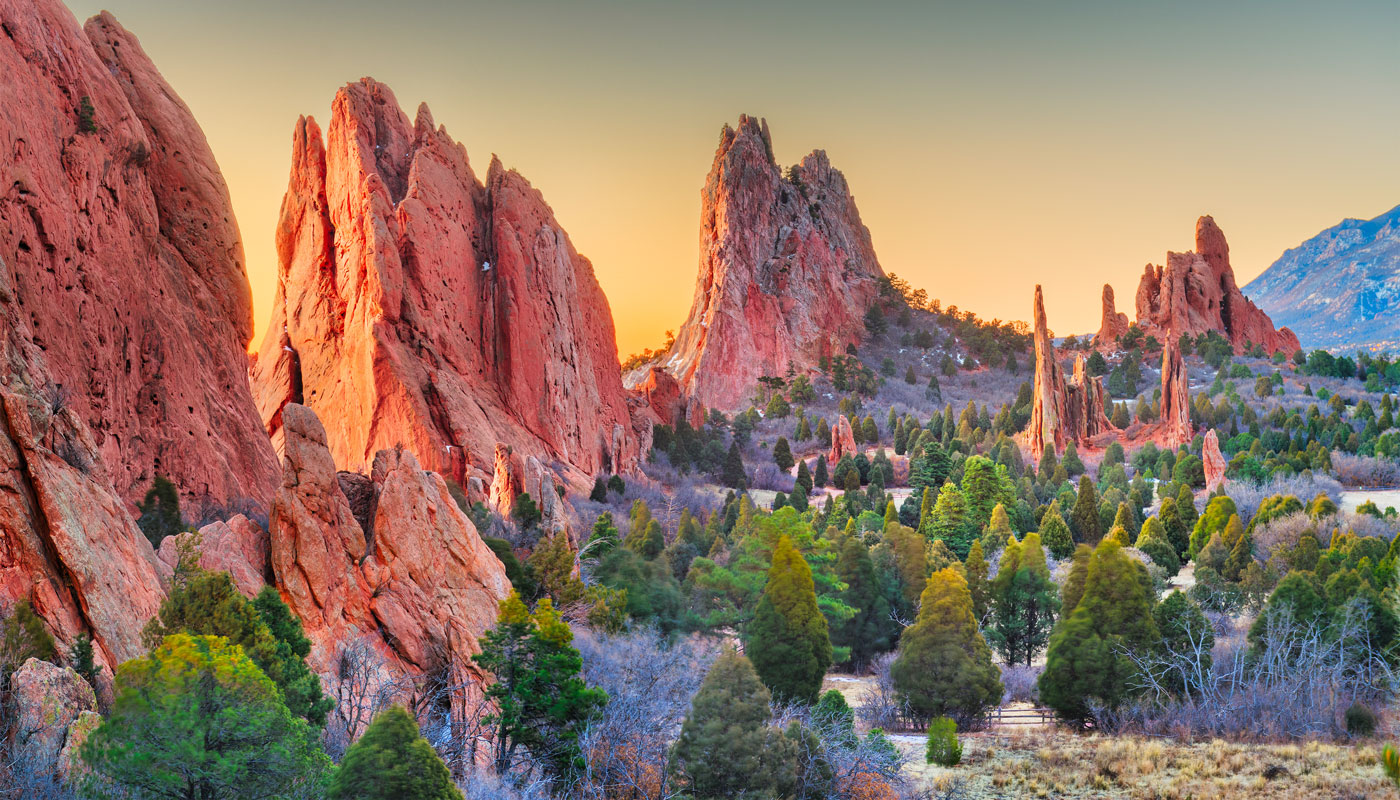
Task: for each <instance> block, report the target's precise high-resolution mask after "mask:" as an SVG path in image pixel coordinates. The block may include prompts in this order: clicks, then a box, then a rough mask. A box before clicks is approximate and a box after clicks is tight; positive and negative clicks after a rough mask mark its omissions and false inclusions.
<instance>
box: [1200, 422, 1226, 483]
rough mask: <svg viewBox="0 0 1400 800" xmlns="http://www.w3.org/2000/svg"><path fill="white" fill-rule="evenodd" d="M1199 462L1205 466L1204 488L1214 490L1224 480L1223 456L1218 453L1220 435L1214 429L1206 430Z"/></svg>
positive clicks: (1224, 465)
mask: <svg viewBox="0 0 1400 800" xmlns="http://www.w3.org/2000/svg"><path fill="white" fill-rule="evenodd" d="M1201 463H1202V464H1203V465H1204V466H1205V472H1206V490H1207V491H1211V492H1214V491H1215V490H1216V489H1218V488H1220V484H1222V483H1224V482H1225V467H1226V464H1225V456H1223V455H1221V453H1220V437H1219V436H1216V435H1215V429H1214V428H1211V429H1210V430H1208V431H1206V438H1205V442H1204V443H1203V444H1202V446H1201Z"/></svg>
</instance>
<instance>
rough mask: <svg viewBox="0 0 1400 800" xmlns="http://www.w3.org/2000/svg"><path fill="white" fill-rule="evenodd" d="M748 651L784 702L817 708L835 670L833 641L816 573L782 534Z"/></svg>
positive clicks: (749, 630)
mask: <svg viewBox="0 0 1400 800" xmlns="http://www.w3.org/2000/svg"><path fill="white" fill-rule="evenodd" d="M744 652H745V653H747V654H748V656H749V659H750V660H751V661H752V662H753V666H754V669H755V670H757V671H758V674H759V677H760V678H762V679H763V683H764V685H766V686H767V687H768V688H769V690H771V691H772V692H773V695H774V696H775V697H777V698H778V699H779V700H782V701H785V702H792V701H798V702H803V703H813V702H815V701H816V699H817V692H818V691H819V690H820V689H821V684H822V678H823V677H824V676H825V675H826V670H827V667H829V666H831V658H832V649H831V638H830V634H829V633H828V630H827V624H826V618H825V617H823V616H822V613H821V611H820V610H819V609H818V608H817V595H816V588H815V584H814V583H813V580H812V568H811V567H810V566H808V565H807V561H806V559H804V558H803V557H802V554H801V553H799V552H798V551H797V548H796V547H795V546H793V543H792V539H790V538H789V537H788V536H787V535H783V536H782V537H781V538H779V539H778V544H777V546H776V547H774V548H773V557H772V566H771V567H770V568H769V570H768V583H767V585H765V586H764V588H763V596H762V598H760V599H759V601H758V607H757V609H756V610H755V611H754V618H753V620H752V621H751V622H749V624H748V626H747V629H746V631H745V644H744Z"/></svg>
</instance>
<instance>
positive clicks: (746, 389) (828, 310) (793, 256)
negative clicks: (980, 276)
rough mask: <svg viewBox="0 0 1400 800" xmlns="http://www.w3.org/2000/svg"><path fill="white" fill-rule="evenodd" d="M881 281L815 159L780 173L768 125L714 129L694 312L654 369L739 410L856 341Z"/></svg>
mask: <svg viewBox="0 0 1400 800" xmlns="http://www.w3.org/2000/svg"><path fill="white" fill-rule="evenodd" d="M884 276H885V273H884V271H883V270H882V269H881V268H880V263H879V261H878V260H877V259H876V257H875V248H874V246H873V245H872V244H871V240H870V231H869V230H867V229H866V227H865V225H864V224H863V223H862V222H861V219H860V212H859V211H858V210H857V209H856V203H855V199H854V198H853V197H852V196H851V192H850V188H849V187H848V186H847V185H846V178H845V176H843V175H842V174H841V173H840V172H839V171H838V170H836V169H835V168H834V167H832V166H831V163H830V161H829V160H828V159H827V156H826V153H824V152H823V151H821V150H816V151H813V152H812V153H811V154H809V155H807V156H806V157H805V158H803V159H802V161H801V162H800V163H798V164H796V165H794V166H793V167H791V168H790V169H789V170H787V172H786V174H784V170H783V169H782V168H780V167H779V166H778V163H777V162H776V160H775V159H774V157H773V146H772V139H771V137H770V135H769V132H768V125H767V123H766V122H765V121H762V120H759V119H755V118H753V117H749V116H740V117H739V124H738V127H737V128H731V127H729V126H728V125H725V126H724V129H723V130H722V131H721V132H720V143H719V149H718V150H717V151H716V152H715V158H714V163H713V165H712V166H711V168H710V173H709V175H708V177H707V178H706V180H705V187H704V189H702V190H701V193H700V268H699V272H698V275H697V277H696V283H695V299H694V302H693V304H692V305H691V309H690V314H689V316H688V317H687V318H686V321H685V323H684V324H682V325H681V327H680V330H679V331H678V333H677V334H676V339H675V342H674V343H673V345H672V346H671V348H670V350H669V351H668V352H667V353H666V354H665V355H664V357H663V359H664V360H663V361H662V362H661V364H662V366H663V367H664V368H665V369H666V370H667V371H668V372H670V373H671V374H672V375H673V376H675V378H676V380H677V381H678V382H679V383H680V385H681V387H682V388H683V389H684V392H685V394H686V396H687V397H689V398H692V399H694V400H698V401H699V402H700V403H701V404H703V405H704V406H705V407H707V408H718V409H721V410H730V411H732V410H735V409H738V408H739V407H741V405H742V404H743V403H744V402H745V400H744V398H747V397H749V396H750V395H751V394H752V391H753V388H754V387H755V386H756V385H757V382H758V378H759V377H760V376H762V375H783V374H785V373H786V371H787V370H788V369H789V367H795V368H796V369H798V370H808V369H812V368H815V367H816V366H817V364H818V362H819V361H820V359H821V358H822V357H823V356H832V355H838V354H842V353H844V350H845V347H846V346H847V345H851V344H857V343H859V342H860V339H861V336H862V334H863V332H864V331H865V326H864V324H863V318H864V315H865V312H866V310H867V309H869V307H870V306H871V305H872V304H873V303H874V302H875V301H876V299H877V298H878V297H879V292H880V281H881V279H882V278H884Z"/></svg>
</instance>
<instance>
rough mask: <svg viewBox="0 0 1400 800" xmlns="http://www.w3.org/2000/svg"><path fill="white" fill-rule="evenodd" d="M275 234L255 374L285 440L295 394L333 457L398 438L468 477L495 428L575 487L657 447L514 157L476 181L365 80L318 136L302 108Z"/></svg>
mask: <svg viewBox="0 0 1400 800" xmlns="http://www.w3.org/2000/svg"><path fill="white" fill-rule="evenodd" d="M276 241H277V252H278V264H279V270H278V277H279V281H278V292H277V296H276V298H275V300H274V307H273V323H272V326H271V327H270V328H269V330H268V333H267V336H266V337H265V338H264V340H263V343H262V347H261V349H260V350H259V352H258V355H257V358H256V361H255V364H254V367H253V382H254V390H255V395H256V398H257V404H258V408H259V411H260V413H261V415H262V419H263V420H264V422H265V424H266V426H267V430H268V433H269V434H270V435H271V436H272V438H273V442H274V444H275V445H276V446H277V447H279V448H281V447H284V444H283V442H282V438H283V436H284V434H285V430H284V429H285V418H284V413H283V409H284V408H285V407H286V406H287V405H288V404H289V403H295V404H305V405H307V406H309V407H310V408H312V409H314V410H315V411H316V412H317V414H319V415H320V417H321V419H323V420H324V421H325V422H326V424H327V441H326V443H327V445H328V447H329V448H330V452H331V456H332V458H333V460H334V461H335V462H336V463H337V464H338V465H340V467H341V468H342V469H346V470H350V471H354V472H361V473H363V472H368V471H369V469H370V467H371V465H372V462H373V459H374V458H375V455H376V454H377V453H378V452H379V451H380V450H383V449H387V448H392V447H395V446H397V445H400V444H402V445H403V446H404V447H406V448H408V449H409V450H411V451H412V452H414V453H417V454H418V457H420V458H421V459H422V460H423V465H424V466H425V467H426V468H428V469H432V470H435V471H438V472H441V473H443V474H444V475H447V476H449V477H452V478H453V479H454V480H456V481H458V482H459V483H460V482H462V481H463V480H465V478H466V477H467V475H468V474H470V473H471V471H472V469H473V468H477V469H481V470H489V469H490V468H491V466H492V464H491V462H490V458H491V456H492V448H493V447H494V446H495V445H496V443H498V442H503V443H506V444H507V445H509V446H511V447H512V448H514V450H515V451H516V452H518V453H520V454H522V455H535V456H537V457H538V458H540V459H541V460H542V461H547V462H550V463H554V462H556V461H557V462H558V463H560V464H562V465H564V466H563V468H564V469H565V470H566V471H567V472H568V473H569V474H567V475H566V476H565V478H566V480H567V482H569V483H570V484H572V485H576V486H579V487H581V488H583V490H584V491H586V487H587V486H588V485H591V484H592V481H593V476H594V475H596V474H599V473H604V472H624V473H627V472H632V471H634V470H635V469H636V467H637V464H638V461H639V459H640V457H641V454H642V453H644V452H645V451H646V450H647V449H648V447H649V446H650V422H649V421H648V420H642V419H634V415H633V408H632V406H631V404H630V403H629V397H630V396H629V394H628V392H627V391H626V390H625V389H624V388H623V386H622V379H621V368H620V366H619V363H618V359H617V342H616V336H615V334H614V330H613V323H612V315H611V312H610V311H609V308H608V303H607V298H606V297H604V295H603V292H602V289H601V288H600V287H599V285H598V282H597V280H596V278H595V277H594V274H593V267H592V265H591V264H590V263H589V262H588V260H587V259H586V258H584V257H583V256H581V255H579V254H578V253H577V252H576V251H575V250H574V248H573V245H572V244H571V243H570V241H569V238H568V236H567V234H565V232H564V230H563V229H562V227H560V225H559V223H558V222H557V221H556V220H555V218H554V215H553V212H552V211H551V210H550V208H549V206H548V205H547V204H546V203H545V201H544V198H543V197H542V196H541V195H540V193H539V192H538V191H536V190H535V189H534V188H532V187H531V186H530V184H529V182H527V181H526V180H525V179H524V178H523V177H521V176H520V175H519V174H518V173H516V172H513V171H510V170H507V169H506V168H505V167H504V166H502V164H501V163H500V161H499V160H496V159H493V160H492V162H491V164H490V167H489V168H488V169H487V171H486V176H485V179H484V180H479V179H478V178H477V176H476V173H475V172H474V171H473V169H472V166H471V164H470V163H469V162H468V160H467V154H466V150H465V149H464V148H463V147H462V146H461V145H460V144H458V143H457V142H456V141H454V140H453V139H452V138H451V137H450V136H448V134H447V131H446V129H445V128H442V127H439V126H437V125H435V124H434V122H433V118H432V114H431V112H429V110H428V108H427V106H426V105H424V106H419V108H418V111H417V115H416V118H415V119H414V120H412V121H410V120H409V118H408V116H407V115H406V114H405V113H404V112H403V111H402V110H401V108H400V107H399V105H398V101H397V100H396V99H395V98H394V95H393V92H391V91H390V90H389V88H388V87H387V86H385V85H383V84H381V83H378V82H375V81H373V80H371V79H369V78H365V79H363V80H361V81H359V82H356V83H352V84H349V85H347V86H345V87H343V88H341V89H340V91H339V92H337V93H336V96H335V100H334V103H333V104H332V109H331V118H330V124H329V127H328V128H327V130H326V134H325V137H324V138H323V137H322V133H321V129H320V127H319V126H318V125H317V124H316V122H315V121H314V120H313V119H311V118H309V117H303V118H302V119H300V120H299V121H298V122H297V124H296V127H295V129H294V131H293V137H292V167H291V175H290V178H289V181H288V186H287V192H286V195H285V196H284V198H283V204H282V214H281V218H280V220H279V222H278V226H277V232H276Z"/></svg>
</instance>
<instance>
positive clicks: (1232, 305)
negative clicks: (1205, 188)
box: [1137, 216, 1299, 354]
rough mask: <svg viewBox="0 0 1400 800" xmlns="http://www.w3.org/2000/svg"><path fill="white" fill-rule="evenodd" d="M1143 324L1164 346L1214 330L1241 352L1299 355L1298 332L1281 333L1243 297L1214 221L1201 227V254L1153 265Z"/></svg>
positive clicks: (1140, 312)
mask: <svg viewBox="0 0 1400 800" xmlns="http://www.w3.org/2000/svg"><path fill="white" fill-rule="evenodd" d="M1137 322H1138V325H1139V327H1141V328H1142V329H1143V330H1144V331H1145V332H1147V333H1150V334H1154V335H1156V336H1157V338H1158V339H1160V340H1162V341H1165V340H1166V338H1167V337H1169V336H1170V337H1173V338H1180V337H1181V335H1182V334H1190V335H1191V336H1196V335H1199V334H1202V333H1205V332H1206V331H1211V330H1214V331H1218V332H1219V333H1220V334H1221V335H1223V336H1224V337H1225V338H1227V339H1229V340H1230V343H1231V344H1233V345H1234V346H1235V350H1236V352H1243V351H1244V349H1245V347H1246V346H1251V345H1260V344H1262V345H1263V346H1264V350H1265V351H1267V352H1269V353H1275V352H1282V353H1285V354H1292V353H1294V352H1296V351H1297V350H1298V349H1299V345H1298V337H1297V336H1295V335H1294V334H1293V332H1292V331H1290V330H1289V329H1288V328H1280V329H1277V330H1275V328H1274V324H1273V322H1272V321H1271V320H1270V319H1269V315H1268V314H1265V313H1264V312H1263V311H1261V310H1260V309H1259V308H1258V307H1257V306H1255V305H1254V303H1253V302H1251V301H1250V300H1249V298H1247V297H1245V296H1244V294H1243V293H1242V292H1240V289H1239V287H1238V286H1237V285H1236V284H1235V271H1234V269H1233V268H1232V267H1231V266H1230V246H1229V244H1227V243H1226V241H1225V234H1224V233H1223V232H1222V231H1221V230H1220V227H1219V226H1217V225H1216V224H1215V220H1214V219H1212V218H1210V217H1208V216H1206V217H1201V218H1200V219H1199V220H1197V221H1196V250H1195V252H1190V253H1167V264H1166V266H1165V267H1162V266H1153V265H1151V264H1149V265H1147V269H1146V271H1145V272H1144V273H1143V276H1142V280H1141V281H1140V282H1139V283H1138V290H1137Z"/></svg>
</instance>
